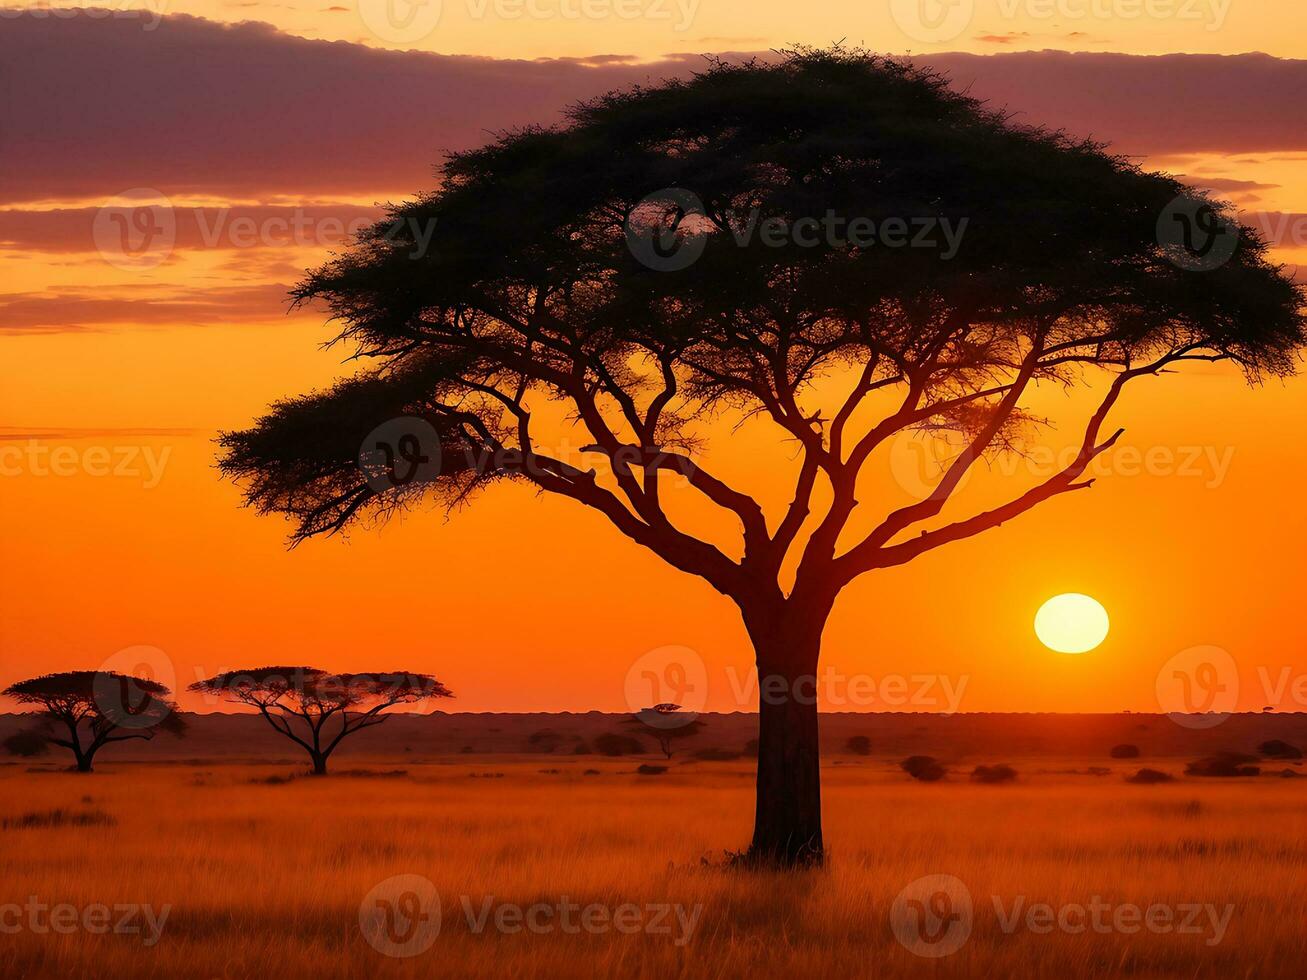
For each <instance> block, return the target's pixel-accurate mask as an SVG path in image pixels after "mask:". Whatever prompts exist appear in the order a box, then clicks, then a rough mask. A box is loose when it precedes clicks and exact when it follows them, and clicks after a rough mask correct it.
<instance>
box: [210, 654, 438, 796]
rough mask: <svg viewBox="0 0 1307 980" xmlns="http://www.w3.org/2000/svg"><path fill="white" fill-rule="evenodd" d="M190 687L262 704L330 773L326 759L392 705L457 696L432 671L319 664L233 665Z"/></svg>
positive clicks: (318, 770) (318, 769) (320, 772)
mask: <svg viewBox="0 0 1307 980" xmlns="http://www.w3.org/2000/svg"><path fill="white" fill-rule="evenodd" d="M190 690H192V691H195V692H197V693H200V694H208V695H212V696H216V697H221V698H226V699H227V700H229V701H233V702H235V703H237V704H246V705H249V706H250V707H252V708H256V709H258V712H259V714H261V715H262V716H263V718H264V719H265V720H266V721H267V722H268V724H269V725H271V726H272V727H273V728H274V729H275V730H276V731H278V732H280V733H281V734H282V735H284V736H285V737H286V738H288V739H290V740H291V741H292V742H294V743H295V744H296V745H298V746H299V747H300V748H302V749H303V750H304V751H305V752H307V753H308V754H309V758H310V759H311V760H312V761H313V774H314V775H315V776H325V775H326V774H327V760H328V759H329V758H330V757H331V753H332V752H334V751H335V750H336V747H337V746H338V745H340V743H341V742H342V741H343V740H344V739H345V738H346V737H347V736H349V735H353V734H354V733H355V732H360V731H362V730H363V729H365V728H372V727H373V726H375V725H380V724H381V723H382V722H383V721H385V720H386V718H388V717H389V716H388V715H386V714H385V713H384V712H385V711H386V710H387V709H389V708H393V707H395V706H396V705H400V704H417V703H420V702H422V701H425V700H427V699H428V698H452V697H453V696H454V695H453V694H452V693H450V691H449V689H448V688H447V687H445V685H444V684H442V683H440V681H438V680H436V679H435V678H434V677H431V676H430V675H428V674H418V673H414V672H412V671H386V672H382V673H375V674H331V673H328V672H327V671H325V670H319V669H318V668H317V667H256V668H254V669H252V670H233V671H228V672H226V673H222V674H217V675H215V676H214V677H210V678H208V679H207V680H202V681H196V682H195V683H194V684H192V685H191V686H190Z"/></svg>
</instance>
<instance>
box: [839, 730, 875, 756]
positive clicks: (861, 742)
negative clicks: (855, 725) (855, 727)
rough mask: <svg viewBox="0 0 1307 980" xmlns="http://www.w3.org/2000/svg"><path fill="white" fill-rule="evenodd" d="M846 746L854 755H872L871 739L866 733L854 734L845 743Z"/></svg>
mask: <svg viewBox="0 0 1307 980" xmlns="http://www.w3.org/2000/svg"><path fill="white" fill-rule="evenodd" d="M844 748H845V749H847V750H848V751H850V752H852V753H853V754H854V755H871V739H869V738H867V736H866V735H854V736H853V737H852V738H850V739H849V740H848V741H847V742H845V743H844Z"/></svg>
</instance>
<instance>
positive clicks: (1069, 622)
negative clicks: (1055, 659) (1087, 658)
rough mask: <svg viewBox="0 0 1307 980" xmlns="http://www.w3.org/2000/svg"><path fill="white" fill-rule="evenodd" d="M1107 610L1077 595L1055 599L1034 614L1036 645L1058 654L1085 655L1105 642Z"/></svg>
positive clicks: (1096, 601) (1091, 599)
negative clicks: (1037, 639)
mask: <svg viewBox="0 0 1307 980" xmlns="http://www.w3.org/2000/svg"><path fill="white" fill-rule="evenodd" d="M1108 626H1109V622H1108V618H1107V610H1106V609H1104V608H1103V606H1102V604H1101V603H1100V602H1099V601H1098V600H1097V599H1094V598H1093V597H1091V596H1087V595H1081V594H1080V593H1079V592H1067V593H1064V594H1062V595H1055V596H1053V598H1051V599H1049V600H1048V601H1047V602H1045V603H1044V604H1043V605H1042V606H1040V607H1039V612H1037V613H1035V635H1036V636H1038V637H1039V642H1040V643H1042V644H1044V646H1046V647H1048V648H1049V649H1050V650H1056V651H1057V652H1058V653H1087V652H1089V651H1090V650H1092V649H1094V647H1096V646H1098V645H1099V644H1100V643H1102V642H1103V640H1104V639H1106V638H1107V630H1108Z"/></svg>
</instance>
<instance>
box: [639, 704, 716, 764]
mask: <svg viewBox="0 0 1307 980" xmlns="http://www.w3.org/2000/svg"><path fill="white" fill-rule="evenodd" d="M626 723H627V724H628V725H630V726H631V727H633V728H638V729H639V730H640V731H641V733H642V734H645V735H648V736H649V737H650V738H652V739H653V740H654V741H655V742H657V743H658V748H660V749H662V752H663V756H664V757H665V758H668V759H670V758H671V757H672V743H673V742H675V741H676V740H677V739H680V738H688V737H689V736H691V735H697V734H699V733H700V732H701V731H703V728H704V723H703V719H701V718H699V717H698V715H697V714H696V713H695V712H692V711H683V710H681V706H680V705H679V704H672V703H671V702H663V703H662V704H655V705H654V706H653V707H651V708H641V709H640V710H639V711H637V712H636V713H635V714H633V715H632V716H631V717H630V718H628V719H627V722H626Z"/></svg>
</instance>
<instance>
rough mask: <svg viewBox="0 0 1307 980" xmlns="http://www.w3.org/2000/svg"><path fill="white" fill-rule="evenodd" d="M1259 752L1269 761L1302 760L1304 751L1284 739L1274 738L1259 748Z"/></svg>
mask: <svg viewBox="0 0 1307 980" xmlns="http://www.w3.org/2000/svg"><path fill="white" fill-rule="evenodd" d="M1257 751H1258V752H1260V753H1261V754H1262V755H1264V756H1265V757H1266V758H1268V759H1301V758H1302V749H1300V748H1298V747H1297V746H1296V745H1290V744H1289V743H1288V742H1285V741H1283V740H1282V739H1278V738H1273V739H1271V740H1270V741H1269V742H1263V743H1262V744H1261V745H1259V746H1257Z"/></svg>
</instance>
